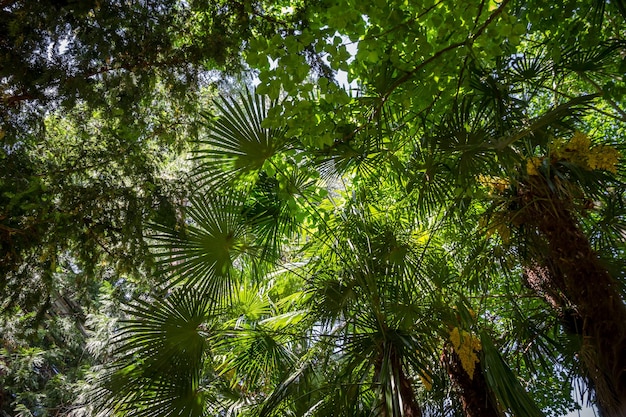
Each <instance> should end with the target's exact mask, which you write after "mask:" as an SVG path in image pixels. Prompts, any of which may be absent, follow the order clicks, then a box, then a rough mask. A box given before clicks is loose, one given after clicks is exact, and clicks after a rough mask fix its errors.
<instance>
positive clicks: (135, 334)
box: [96, 289, 211, 417]
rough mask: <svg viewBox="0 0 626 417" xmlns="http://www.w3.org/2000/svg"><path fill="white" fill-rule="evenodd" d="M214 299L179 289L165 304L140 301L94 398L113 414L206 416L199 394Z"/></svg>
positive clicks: (202, 395) (206, 400)
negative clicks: (114, 360) (114, 359)
mask: <svg viewBox="0 0 626 417" xmlns="http://www.w3.org/2000/svg"><path fill="white" fill-rule="evenodd" d="M210 310H211V305H210V300H209V299H208V298H206V297H203V296H202V295H201V294H200V293H198V292H195V293H193V292H190V291H187V290H184V289H177V290H175V291H174V292H173V293H171V294H170V295H169V296H167V297H166V298H165V299H164V300H162V301H154V300H153V301H147V300H141V301H136V302H135V303H134V304H133V305H132V306H131V307H130V308H129V310H128V313H129V315H130V316H131V317H133V318H132V319H129V320H127V321H125V322H123V323H122V328H121V331H120V333H119V336H118V338H117V340H116V343H117V345H118V348H117V352H116V353H117V355H118V357H119V358H120V359H118V360H117V361H116V362H115V363H114V364H113V366H112V367H111V368H110V369H109V370H108V371H107V372H106V374H105V378H104V380H103V382H102V384H101V385H102V387H101V389H100V390H99V392H98V393H97V394H96V399H97V401H99V402H100V403H101V406H102V407H103V408H108V409H111V410H114V412H115V415H127V416H137V417H144V416H146V417H147V416H151V417H157V416H158V417H170V416H172V417H173V416H185V417H202V416H205V415H208V414H207V413H208V410H209V409H210V407H211V404H210V403H211V400H210V397H209V396H208V394H207V393H206V392H204V391H203V390H202V389H201V385H202V374H203V369H204V366H205V365H204V358H205V350H206V348H207V345H206V339H207V337H208V334H207V330H206V324H207V322H208V320H209V317H210V316H209V312H210Z"/></svg>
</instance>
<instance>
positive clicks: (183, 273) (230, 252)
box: [153, 192, 255, 306]
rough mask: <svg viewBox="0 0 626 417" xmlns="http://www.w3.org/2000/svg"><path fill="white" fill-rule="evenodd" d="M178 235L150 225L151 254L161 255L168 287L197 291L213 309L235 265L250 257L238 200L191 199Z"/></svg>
mask: <svg viewBox="0 0 626 417" xmlns="http://www.w3.org/2000/svg"><path fill="white" fill-rule="evenodd" d="M186 210H187V213H186V214H187V218H186V224H185V225H184V226H183V228H182V230H179V231H175V230H171V229H169V228H167V227H163V226H159V225H154V226H153V227H154V229H155V230H156V231H157V232H158V234H157V235H155V236H154V238H155V240H156V242H157V243H156V244H155V245H153V248H154V249H156V250H158V251H160V252H161V253H160V254H159V256H160V264H161V266H162V269H163V270H164V271H165V272H166V273H169V274H170V275H171V276H172V280H171V282H170V285H175V284H179V283H183V284H184V285H188V286H192V287H195V288H197V289H198V290H199V291H200V292H201V293H202V294H205V295H206V296H207V297H209V298H210V299H211V300H212V301H213V302H214V303H215V305H216V306H217V305H219V304H220V303H222V302H223V301H224V300H225V298H226V297H227V296H228V294H229V291H230V288H232V284H233V279H234V278H235V277H236V273H235V269H236V268H235V264H236V262H237V261H238V260H239V259H241V258H242V257H244V256H246V255H250V254H252V253H254V249H255V248H254V245H253V242H252V237H251V235H250V233H249V230H248V228H247V227H246V222H245V221H244V216H243V213H244V210H245V209H244V205H243V202H242V198H240V197H239V196H238V195H235V194H231V195H224V194H217V193H211V192H209V193H206V194H204V195H200V196H197V197H194V198H192V199H191V201H190V205H189V208H187V209H186Z"/></svg>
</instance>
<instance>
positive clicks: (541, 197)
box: [520, 179, 626, 417]
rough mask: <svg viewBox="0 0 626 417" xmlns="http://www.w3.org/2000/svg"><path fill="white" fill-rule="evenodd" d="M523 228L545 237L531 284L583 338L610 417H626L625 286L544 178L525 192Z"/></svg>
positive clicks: (530, 270)
mask: <svg viewBox="0 0 626 417" xmlns="http://www.w3.org/2000/svg"><path fill="white" fill-rule="evenodd" d="M520 194H521V202H522V203H523V207H524V211H523V217H522V218H523V223H524V224H526V225H529V226H533V227H534V228H535V229H536V230H537V231H538V232H539V234H540V235H541V236H542V237H543V238H544V240H545V244H544V246H545V247H544V248H543V252H544V253H542V254H541V255H538V256H537V258H540V259H539V260H538V261H537V263H536V264H534V265H531V266H529V267H527V268H526V274H525V275H526V281H527V283H528V284H529V286H530V287H531V288H533V289H534V290H535V291H537V292H538V293H539V294H540V295H541V296H542V297H543V298H544V299H545V300H546V301H547V302H548V303H549V304H550V305H551V306H552V307H553V308H554V309H555V310H556V311H557V313H558V314H559V315H560V317H561V319H562V321H563V322H564V327H565V329H566V330H567V331H569V332H571V333H574V334H578V335H580V336H581V338H582V347H581V351H580V352H579V357H580V359H581V361H582V362H583V364H584V365H585V367H586V370H587V373H588V377H589V378H590V380H591V382H592V384H593V386H594V387H595V390H596V397H597V400H598V406H599V408H600V409H601V412H602V414H603V415H605V416H607V417H626V305H625V303H624V299H623V298H622V292H621V290H620V284H619V283H618V282H617V280H615V278H613V277H612V276H611V275H610V274H609V272H608V270H607V269H606V267H604V266H603V265H602V263H601V262H600V260H599V259H598V256H597V254H596V253H595V251H594V250H593V249H592V247H591V244H590V242H589V240H588V239H587V237H586V236H585V234H584V233H583V231H582V230H581V228H580V226H579V224H578V221H577V219H576V217H575V214H574V210H573V209H572V204H571V202H570V200H568V199H567V198H565V197H557V196H556V195H555V194H554V192H552V191H551V190H550V189H549V187H547V186H546V185H545V184H543V183H540V182H539V179H537V180H536V182H534V183H530V184H528V186H527V187H526V188H525V189H522V192H521V193H520Z"/></svg>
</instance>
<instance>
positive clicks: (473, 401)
mask: <svg viewBox="0 0 626 417" xmlns="http://www.w3.org/2000/svg"><path fill="white" fill-rule="evenodd" d="M441 361H442V363H443V364H444V366H445V368H446V370H447V372H448V375H449V376H450V380H451V381H452V383H453V384H454V387H455V389H456V391H457V393H458V395H459V397H460V399H461V405H462V407H463V413H464V414H465V417H499V416H500V414H499V413H498V411H497V409H496V408H495V406H494V404H493V401H492V400H491V398H490V396H489V391H488V388H487V381H486V380H485V376H484V375H483V372H482V369H481V368H480V364H477V366H476V370H475V371H474V375H473V377H470V375H469V374H468V373H467V372H466V371H465V369H463V365H462V364H461V358H460V357H459V355H458V354H457V353H456V352H455V351H454V350H452V349H450V348H445V349H444V351H443V354H442V355H441Z"/></svg>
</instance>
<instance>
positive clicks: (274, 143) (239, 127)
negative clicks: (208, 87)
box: [195, 91, 287, 187]
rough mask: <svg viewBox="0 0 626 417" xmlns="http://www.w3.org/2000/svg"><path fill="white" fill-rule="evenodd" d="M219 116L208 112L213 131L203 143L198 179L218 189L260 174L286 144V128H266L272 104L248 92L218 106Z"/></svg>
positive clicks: (199, 152)
mask: <svg viewBox="0 0 626 417" xmlns="http://www.w3.org/2000/svg"><path fill="white" fill-rule="evenodd" d="M215 107H216V108H217V110H218V111H219V113H220V114H219V115H218V116H216V117H213V116H212V115H211V114H209V113H205V114H204V116H205V120H206V124H207V128H208V130H209V132H208V134H207V137H206V139H201V140H200V141H199V144H200V149H199V150H198V151H197V153H196V156H195V159H197V160H198V161H199V163H198V166H197V168H196V169H195V176H196V179H197V181H198V183H199V184H201V185H208V186H209V187H218V186H219V185H220V184H222V185H223V184H225V183H227V182H228V181H230V180H232V179H234V178H236V177H238V176H242V175H246V174H253V175H254V174H256V172H258V171H259V170H260V169H261V168H262V167H263V164H264V163H265V161H266V160H267V159H269V158H271V157H272V156H273V155H275V154H276V152H278V151H280V150H281V149H282V148H283V147H284V146H285V144H286V142H287V138H286V136H285V133H286V129H279V128H266V127H263V121H264V120H265V118H266V117H267V113H268V110H269V108H270V107H271V104H270V103H268V102H267V100H266V98H265V97H262V96H259V95H256V94H254V93H253V92H250V91H246V93H245V94H240V95H239V97H237V98H226V97H222V98H221V100H220V101H217V102H216V103H215Z"/></svg>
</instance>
